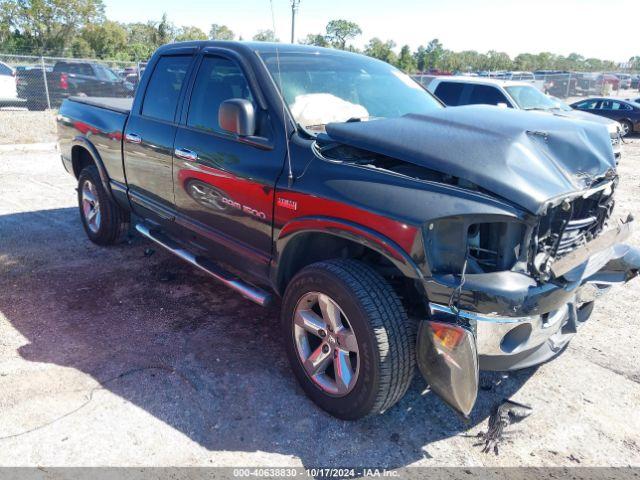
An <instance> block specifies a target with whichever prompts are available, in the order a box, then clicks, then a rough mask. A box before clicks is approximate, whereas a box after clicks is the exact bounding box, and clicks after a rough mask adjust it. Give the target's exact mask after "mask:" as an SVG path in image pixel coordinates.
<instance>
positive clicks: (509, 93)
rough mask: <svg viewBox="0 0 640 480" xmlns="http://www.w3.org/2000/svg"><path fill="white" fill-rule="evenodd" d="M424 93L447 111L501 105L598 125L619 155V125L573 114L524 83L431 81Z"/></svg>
mask: <svg viewBox="0 0 640 480" xmlns="http://www.w3.org/2000/svg"><path fill="white" fill-rule="evenodd" d="M425 86H426V87H427V90H429V91H430V92H431V93H433V94H434V95H435V96H436V97H438V98H439V99H440V100H442V102H443V103H444V104H445V105H447V106H450V107H456V106H460V105H475V104H484V105H502V106H504V107H508V108H515V109H519V110H535V111H541V112H548V113H552V114H555V115H562V116H566V117H569V118H575V119H579V120H587V121H591V122H596V123H601V124H604V125H605V126H606V127H607V130H608V131H609V136H610V137H611V146H612V148H613V153H614V155H615V157H616V159H620V157H621V155H622V145H621V142H620V134H621V131H620V125H619V124H618V123H617V122H615V121H613V120H610V119H605V118H603V117H599V116H596V115H591V114H589V113H584V112H579V111H576V110H573V109H572V108H571V107H570V106H568V105H567V104H565V103H563V102H562V101H560V100H559V99H557V98H556V99H554V98H551V97H549V96H547V95H545V94H544V93H542V92H541V91H540V90H538V89H537V88H536V87H534V86H533V85H531V84H530V83H527V82H512V81H501V80H495V79H491V78H465V77H452V78H440V77H439V78H432V79H431V80H430V81H429V83H428V84H427V85H425Z"/></svg>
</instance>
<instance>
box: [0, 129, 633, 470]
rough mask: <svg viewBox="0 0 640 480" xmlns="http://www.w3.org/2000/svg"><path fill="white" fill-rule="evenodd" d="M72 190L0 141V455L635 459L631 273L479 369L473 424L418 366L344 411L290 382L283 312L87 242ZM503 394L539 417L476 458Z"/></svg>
mask: <svg viewBox="0 0 640 480" xmlns="http://www.w3.org/2000/svg"><path fill="white" fill-rule="evenodd" d="M639 167H640V138H636V139H632V140H628V141H627V144H626V145H625V152H624V158H623V159H622V162H621V165H620V175H621V179H622V180H621V186H620V189H619V191H618V204H617V212H618V213H619V214H622V213H623V212H627V211H631V212H633V213H635V214H636V216H637V214H639V213H640V168H639ZM74 188H75V182H74V180H73V178H71V177H70V176H68V175H67V174H66V173H65V172H64V171H63V168H62V165H61V163H60V160H59V157H58V156H57V155H56V153H55V152H45V153H0V465H2V466H77V465H82V466H98V465H100V466H109V465H126V466H168V465H174V466H212V465H216V466H306V467H312V466H380V467H382V466H385V467H391V468H398V467H404V466H482V465H487V466H605V465H606V466H628V465H633V466H640V440H639V437H638V432H639V431H640V410H639V409H638V405H640V349H639V348H638V341H639V340H640V334H639V333H638V332H639V329H640V316H639V315H638V310H637V303H638V299H639V298H640V279H636V280H635V281H633V282H631V283H630V284H629V285H626V286H624V287H616V288H615V290H614V291H613V292H612V293H611V294H610V295H609V296H608V297H605V299H603V300H602V301H600V302H599V303H598V304H597V306H596V309H595V312H594V314H593V317H592V319H591V320H590V321H589V323H588V324H587V325H586V326H584V327H583V328H582V329H581V331H580V332H579V334H578V335H577V337H576V338H575V339H574V340H573V342H572V343H571V344H570V346H569V348H568V349H567V350H566V351H565V352H564V353H563V354H562V355H561V356H560V357H559V358H557V359H555V360H554V361H552V362H550V363H548V364H545V365H542V366H540V367H539V368H537V369H527V370H523V371H520V372H517V373H514V374H511V375H509V376H502V375H500V374H483V375H482V378H481V383H482V389H481V391H480V394H479V400H478V404H477V405H476V408H475V411H474V414H473V417H472V419H471V421H470V422H468V423H465V422H463V421H461V420H459V419H458V418H457V417H456V416H455V415H454V414H453V413H452V412H451V411H450V410H449V409H448V408H447V407H446V406H444V405H443V404H442V402H441V401H440V400H439V399H438V398H437V397H436V396H434V395H433V394H432V393H430V392H426V393H425V392H424V390H425V383H424V381H423V380H422V379H420V378H416V380H415V381H414V383H413V385H412V387H411V389H410V391H409V393H408V394H407V395H406V397H405V398H404V399H403V400H402V401H401V402H400V403H399V404H398V405H396V406H395V407H394V408H393V409H391V410H390V411H388V412H386V413H385V414H384V415H380V416H376V417H373V418H368V419H365V420H363V421H358V422H345V421H340V420H336V419H334V418H332V417H330V416H328V415H326V414H325V413H323V412H322V411H320V410H319V409H318V408H316V407H315V406H314V404H313V403H312V402H311V401H309V400H308V399H307V398H306V397H305V395H304V394H303V392H302V390H301V389H300V388H299V387H298V385H297V384H296V382H295V380H294V378H293V375H292V374H291V372H290V370H289V367H288V364H287V361H286V358H285V354H284V351H283V347H282V345H281V343H280V339H279V336H278V331H277V328H276V323H277V317H278V314H279V312H278V308H277V307H275V308H272V309H262V308H260V307H258V306H255V305H253V304H251V303H249V302H247V301H245V300H243V299H242V298H241V297H240V296H238V295H237V294H236V293H234V292H232V291H229V290H227V289H226V288H224V287H222V286H220V285H218V284H216V283H214V282H212V281H211V280H210V279H209V278H207V277H205V276H204V275H203V274H200V273H198V272H197V271H195V270H194V269H193V268H191V267H189V266H188V265H186V264H185V263H182V262H181V261H180V260H178V259H176V258H174V257H172V256H171V255H170V254H169V253H166V252H164V251H160V250H157V251H155V253H153V254H151V255H147V254H145V251H147V249H148V248H150V247H152V245H150V244H149V243H147V242H146V241H143V240H142V239H139V238H134V239H132V240H131V241H130V242H129V243H125V244H123V245H120V246H117V247H113V248H100V247H97V246H95V245H93V244H92V243H90V242H89V241H88V240H87V238H86V236H85V235H84V232H83V231H82V228H81V225H80V221H79V217H78V212H77V207H76V193H75V190H74ZM631 242H632V243H634V244H635V245H640V233H638V232H636V233H635V234H634V237H633V239H632V240H631ZM147 253H149V251H147ZM504 398H513V399H514V400H516V401H519V402H521V403H525V404H529V405H531V407H532V408H533V413H532V415H531V416H530V417H528V418H526V419H525V420H524V421H522V422H521V423H519V424H517V425H514V426H511V427H509V430H508V431H509V432H510V438H509V440H508V441H507V442H506V443H505V444H504V445H503V446H502V448H501V450H500V455H498V456H496V455H494V454H484V453H482V452H481V449H480V447H479V446H477V445H476V444H477V443H478V438H477V434H478V433H479V432H481V431H483V430H485V429H486V423H487V422H486V421H487V417H488V415H489V414H490V412H491V410H492V408H493V407H494V406H495V405H497V404H498V403H500V402H501V401H502V400H503V399H504Z"/></svg>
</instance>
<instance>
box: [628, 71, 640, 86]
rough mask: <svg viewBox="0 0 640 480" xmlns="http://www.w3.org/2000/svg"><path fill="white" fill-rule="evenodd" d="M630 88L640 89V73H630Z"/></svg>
mask: <svg viewBox="0 0 640 480" xmlns="http://www.w3.org/2000/svg"><path fill="white" fill-rule="evenodd" d="M629 86H630V87H631V88H638V89H640V74H636V75H631V83H630V84H629Z"/></svg>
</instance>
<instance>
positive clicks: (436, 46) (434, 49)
mask: <svg viewBox="0 0 640 480" xmlns="http://www.w3.org/2000/svg"><path fill="white" fill-rule="evenodd" d="M442 55H444V47H443V46H442V43H440V40H438V39H437V38H434V39H433V40H431V41H430V42H429V43H428V45H427V48H425V51H424V68H425V69H429V68H439V67H440V65H439V64H440V59H441V58H442Z"/></svg>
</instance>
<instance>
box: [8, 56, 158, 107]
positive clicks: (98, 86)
mask: <svg viewBox="0 0 640 480" xmlns="http://www.w3.org/2000/svg"><path fill="white" fill-rule="evenodd" d="M145 66H146V63H142V62H116V61H109V60H96V59H78V58H63V57H37V56H28V55H3V54H0V109H2V110H49V109H51V110H55V109H57V108H58V107H60V105H61V104H62V102H63V100H64V99H65V98H68V97H70V96H88V97H119V98H126V97H133V95H134V94H135V90H136V88H137V86H138V83H139V81H140V76H141V75H142V72H143V71H144V68H145Z"/></svg>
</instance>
